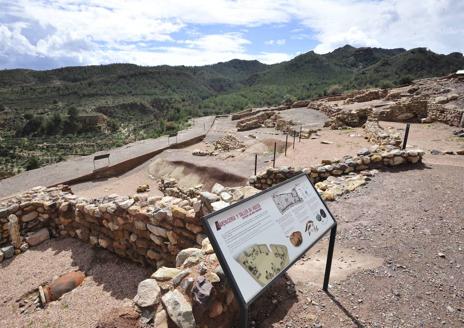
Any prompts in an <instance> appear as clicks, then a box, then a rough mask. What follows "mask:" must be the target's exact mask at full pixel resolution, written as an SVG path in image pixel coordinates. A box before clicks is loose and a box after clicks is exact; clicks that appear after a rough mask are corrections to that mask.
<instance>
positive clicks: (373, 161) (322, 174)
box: [249, 145, 424, 190]
mask: <svg viewBox="0 0 464 328" xmlns="http://www.w3.org/2000/svg"><path fill="white" fill-rule="evenodd" d="M423 155H424V152H423V151H422V150H418V149H417V150H416V149H408V150H400V149H398V148H395V147H393V146H384V147H379V146H377V145H376V146H373V147H371V148H370V149H363V150H361V151H360V152H359V153H358V156H355V157H352V156H345V157H343V159H341V160H337V161H329V160H325V161H323V163H322V164H320V165H316V166H311V167H307V168H293V167H280V168H268V169H267V170H266V171H264V172H262V173H260V174H258V175H256V176H252V177H250V179H249V184H250V185H251V186H253V187H255V188H257V189H260V190H264V189H267V188H269V187H272V186H273V185H275V184H277V183H280V182H283V181H285V180H286V179H289V178H291V177H293V176H295V175H297V174H300V173H302V172H304V173H306V174H307V175H308V177H309V179H310V180H311V181H312V182H313V183H317V182H319V181H323V180H326V179H327V178H328V177H330V176H342V175H346V174H349V173H351V172H361V171H364V170H369V169H379V168H382V167H385V166H387V167H388V166H397V165H408V164H415V163H418V162H421V161H422V156H423Z"/></svg>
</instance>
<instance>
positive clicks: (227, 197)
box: [220, 191, 233, 203]
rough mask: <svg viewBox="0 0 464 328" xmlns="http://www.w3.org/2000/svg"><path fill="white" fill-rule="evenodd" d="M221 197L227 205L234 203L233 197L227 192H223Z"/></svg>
mask: <svg viewBox="0 0 464 328" xmlns="http://www.w3.org/2000/svg"><path fill="white" fill-rule="evenodd" d="M220 196H221V198H222V200H223V201H225V202H227V203H230V202H231V201H232V199H233V197H232V195H231V194H229V193H228V192H227V191H223V192H221V193H220Z"/></svg>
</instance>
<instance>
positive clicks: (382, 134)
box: [364, 120, 401, 146]
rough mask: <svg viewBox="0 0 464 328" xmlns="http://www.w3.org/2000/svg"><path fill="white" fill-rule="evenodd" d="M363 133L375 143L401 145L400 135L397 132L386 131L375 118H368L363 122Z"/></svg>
mask: <svg viewBox="0 0 464 328" xmlns="http://www.w3.org/2000/svg"><path fill="white" fill-rule="evenodd" d="M364 133H365V135H366V138H367V140H369V141H370V142H372V143H375V144H377V145H381V146H383V145H392V146H399V145H401V137H400V136H399V135H398V134H397V133H389V132H387V131H386V130H385V129H384V128H382V127H381V126H380V125H379V121H376V120H368V121H367V122H366V123H364Z"/></svg>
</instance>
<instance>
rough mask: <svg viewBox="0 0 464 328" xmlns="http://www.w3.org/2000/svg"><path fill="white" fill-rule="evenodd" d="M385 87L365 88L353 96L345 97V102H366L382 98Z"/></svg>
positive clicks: (385, 92)
mask: <svg viewBox="0 0 464 328" xmlns="http://www.w3.org/2000/svg"><path fill="white" fill-rule="evenodd" d="M387 93H388V91H387V90H386V89H371V90H366V91H364V92H362V93H360V94H357V95H354V96H353V97H350V98H347V99H345V103H346V104H352V103H360V102H367V101H372V100H377V99H382V98H384V97H385V96H386V95H387Z"/></svg>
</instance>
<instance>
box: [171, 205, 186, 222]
mask: <svg viewBox="0 0 464 328" xmlns="http://www.w3.org/2000/svg"><path fill="white" fill-rule="evenodd" d="M171 212H172V216H173V217H175V218H179V219H185V218H186V216H187V211H186V210H184V209H183V208H182V207H179V206H175V205H174V206H173V207H172V208H171Z"/></svg>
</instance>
